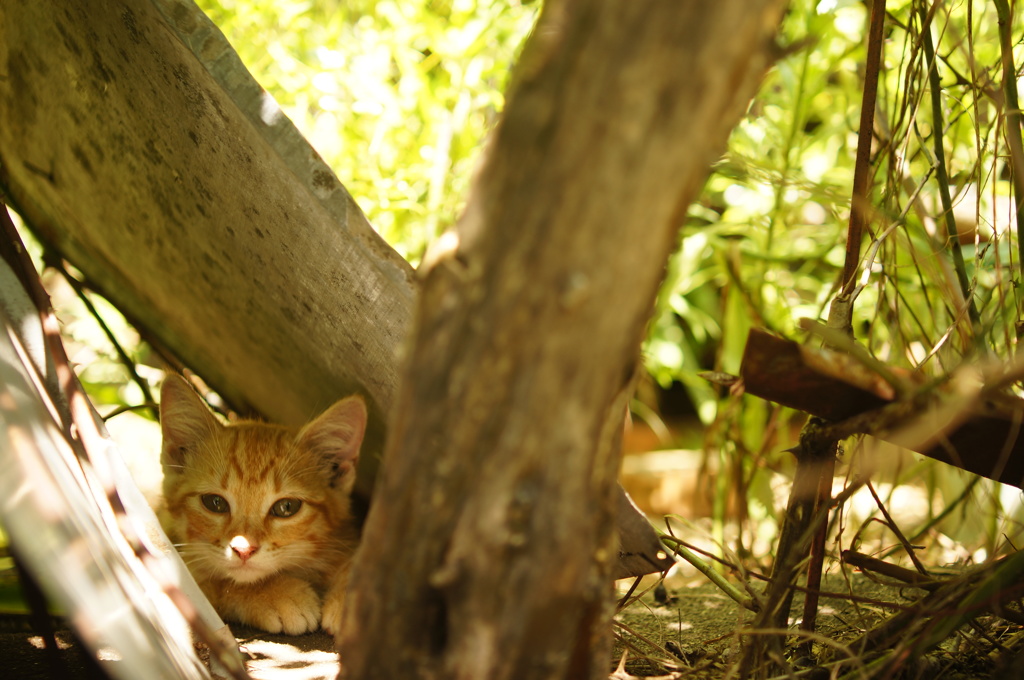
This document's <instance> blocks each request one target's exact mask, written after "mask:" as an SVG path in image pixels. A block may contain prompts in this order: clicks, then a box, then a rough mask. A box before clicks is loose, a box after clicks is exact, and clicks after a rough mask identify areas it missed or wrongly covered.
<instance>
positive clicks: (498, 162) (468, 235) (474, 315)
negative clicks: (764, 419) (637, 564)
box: [340, 0, 782, 680]
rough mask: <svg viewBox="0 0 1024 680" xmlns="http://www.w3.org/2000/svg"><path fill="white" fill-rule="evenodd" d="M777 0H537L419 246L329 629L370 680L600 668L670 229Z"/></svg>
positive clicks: (353, 670)
mask: <svg viewBox="0 0 1024 680" xmlns="http://www.w3.org/2000/svg"><path fill="white" fill-rule="evenodd" d="M781 6H782V3H781V2H780V1H779V0H759V1H758V2H751V1H750V0H725V1H723V2H718V3H713V4H711V3H677V2H668V1H666V0H634V1H633V2H621V3H615V2H601V1H596V0H595V1H591V0H563V1H561V2H558V1H556V0H551V1H550V2H549V3H548V4H547V6H546V7H545V10H544V15H543V16H542V18H541V22H540V24H539V25H538V27H537V29H536V30H535V32H534V36H533V38H532V39H531V41H530V43H529V44H528V46H527V48H526V51H525V52H524V56H523V59H522V62H521V64H520V66H519V69H518V71H517V81H516V84H515V86H514V88H513V92H512V94H511V96H510V98H509V104H508V109H507V112H506V115H505V117H504V120H503V121H502V123H501V125H500V127H499V129H498V130H497V132H496V135H495V139H494V140H493V145H492V148H491V149H490V151H489V161H488V162H487V163H486V165H485V167H484V169H483V171H482V173H481V175H480V177H479V179H478V182H477V185H476V186H475V187H474V193H473V195H472V197H471V200H470V203H469V205H468V207H467V210H466V214H465V216H464V217H463V219H462V220H461V221H460V223H459V225H458V229H457V237H452V238H449V239H448V240H447V241H445V242H446V243H447V244H448V246H449V247H448V248H447V249H444V250H441V249H438V250H436V251H435V252H434V253H432V254H431V255H428V265H427V267H429V269H428V272H427V275H426V278H425V281H424V285H423V288H422V293H421V299H420V307H419V311H418V319H417V321H416V324H415V331H414V338H413V345H412V348H411V350H410V354H409V356H408V359H407V366H406V370H405V373H404V382H403V384H402V387H401V389H400V391H399V395H398V402H397V406H396V409H395V413H394V416H393V421H392V429H391V432H390V435H389V440H388V445H387V449H386V452H385V459H384V463H383V468H382V477H381V479H380V480H379V485H378V487H377V491H376V498H377V502H375V504H374V506H373V508H372V509H371V512H370V516H369V518H368V522H367V526H366V531H365V535H367V536H372V537H374V538H373V540H368V541H366V542H365V543H364V546H363V548H362V550H361V552H360V555H359V556H358V558H357V562H356V565H355V568H354V571H353V576H352V588H351V590H350V595H349V598H350V601H349V606H348V608H347V611H346V618H345V622H344V625H343V631H342V634H341V636H340V643H341V651H342V660H343V666H344V671H343V674H344V676H345V677H346V678H347V680H356V679H359V680H363V679H366V678H393V677H415V678H488V679H500V678H515V679H516V680H524V679H531V678H597V677H601V676H605V675H606V674H607V673H608V660H609V659H608V646H607V644H605V641H606V638H607V635H608V624H609V614H610V612H609V603H610V600H611V597H610V595H611V593H610V573H611V565H612V562H613V556H614V555H615V545H614V538H613V532H612V527H613V526H614V521H613V520H614V507H615V506H614V503H613V498H614V496H613V493H614V488H615V477H616V472H617V469H618V463H619V459H618V452H617V450H616V448H615V446H614V439H615V437H614V433H615V432H616V431H617V430H618V429H619V428H621V425H622V418H623V415H624V408H625V401H626V396H627V388H628V383H629V381H630V378H631V376H632V374H633V371H634V368H635V365H636V362H637V358H638V351H639V347H640V342H641V339H642V337H643V333H644V328H645V325H646V322H647V320H648V317H649V315H650V312H651V309H652V305H653V301H654V298H655V295H656V292H657V289H658V285H659V283H660V281H661V277H662V272H663V269H664V265H665V263H666V260H667V258H668V256H669V254H670V253H671V251H672V249H673V247H674V245H675V241H676V229H677V227H678V225H679V224H680V223H681V221H682V219H683V217H684V215H685V210H686V208H687V206H688V205H689V203H690V202H691V201H692V200H693V199H694V198H695V196H696V194H697V192H698V191H699V189H700V186H701V183H702V181H703V179H704V177H705V176H706V173H707V171H708V167H709V165H710V164H711V162H713V161H714V160H715V158H716V157H717V156H718V155H719V154H720V153H721V151H722V150H723V148H724V146H725V141H726V137H727V135H728V133H729V130H730V129H731V127H732V125H733V124H734V123H735V122H736V121H737V120H738V119H739V117H740V115H741V114H742V113H743V109H744V106H745V104H746V102H747V101H748V99H749V97H750V96H752V94H753V92H754V88H755V86H756V84H757V81H758V79H759V77H760V75H761V73H762V72H763V70H764V69H765V67H766V66H767V64H768V55H769V53H770V50H771V44H772V43H771V37H772V35H773V32H774V27H775V25H776V22H777V20H778V17H779V15H780V11H781Z"/></svg>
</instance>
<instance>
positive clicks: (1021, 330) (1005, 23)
mask: <svg viewBox="0 0 1024 680" xmlns="http://www.w3.org/2000/svg"><path fill="white" fill-rule="evenodd" d="M994 2H995V6H996V16H997V17H998V19H999V48H1000V52H1001V56H1002V62H1003V97H1004V102H1003V110H1004V111H1005V112H1006V142H1007V144H1008V145H1009V147H1010V169H1011V170H1012V172H1011V175H1012V177H1013V193H1014V199H1015V201H1014V202H1015V204H1016V208H1017V210H1016V211H1015V212H1016V218H1017V266H1018V267H1019V268H1020V280H1021V281H1024V142H1022V140H1021V111H1020V103H1019V102H1018V100H1017V68H1016V65H1015V64H1014V63H1013V41H1012V38H1011V35H1010V33H1011V29H1012V28H1013V26H1012V24H1013V15H1012V14H1011V13H1010V4H1009V3H1008V2H1007V0H994ZM1020 315H1021V310H1018V317H1019V316H1020ZM1016 330H1017V339H1018V340H1019V339H1020V338H1021V336H1024V320H1022V319H1020V318H1018V320H1017V329H1016Z"/></svg>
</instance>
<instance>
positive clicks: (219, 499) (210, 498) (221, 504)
mask: <svg viewBox="0 0 1024 680" xmlns="http://www.w3.org/2000/svg"><path fill="white" fill-rule="evenodd" d="M199 500H201V501H202V502H203V507H205V508H206V509H207V510H209V511H210V512H216V513H217V514H219V515H220V514H223V513H225V512H227V511H228V510H230V509H231V507H230V506H229V505H228V502H227V501H226V500H224V497H223V496H218V495H217V494H215V493H204V494H203V495H202V496H200V497H199Z"/></svg>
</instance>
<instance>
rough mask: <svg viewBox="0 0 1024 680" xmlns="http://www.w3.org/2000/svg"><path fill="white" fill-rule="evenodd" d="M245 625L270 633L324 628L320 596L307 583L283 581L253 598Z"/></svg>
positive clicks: (300, 631)
mask: <svg viewBox="0 0 1024 680" xmlns="http://www.w3.org/2000/svg"><path fill="white" fill-rule="evenodd" d="M243 623H247V624H249V625H252V626H256V627H257V628H261V629H263V630H265V631H267V632H268V633H285V634H287V635H301V634H302V633H308V632H309V631H312V630H316V629H317V627H318V626H319V625H320V596H319V595H317V593H316V591H315V590H313V586H311V585H309V584H308V583H306V582H305V581H301V580H299V579H292V578H289V579H281V580H279V581H277V582H275V583H273V584H271V585H269V586H268V587H267V588H266V589H265V591H264V593H262V594H261V596H257V597H254V598H253V600H252V602H251V603H250V607H249V608H248V611H247V612H246V616H245V617H243Z"/></svg>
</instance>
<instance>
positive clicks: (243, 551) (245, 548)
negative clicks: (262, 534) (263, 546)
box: [228, 536, 260, 563]
mask: <svg viewBox="0 0 1024 680" xmlns="http://www.w3.org/2000/svg"><path fill="white" fill-rule="evenodd" d="M228 545H229V546H231V549H232V550H233V551H234V552H235V554H236V555H238V557H239V558H240V559H241V560H242V562H243V563H245V562H246V561H247V560H248V559H249V558H250V557H252V556H253V555H254V554H256V551H257V550H259V549H260V547H259V546H258V545H252V544H251V543H249V539H247V538H246V537H245V536H235V537H234V538H232V539H231V542H230V543H228Z"/></svg>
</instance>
